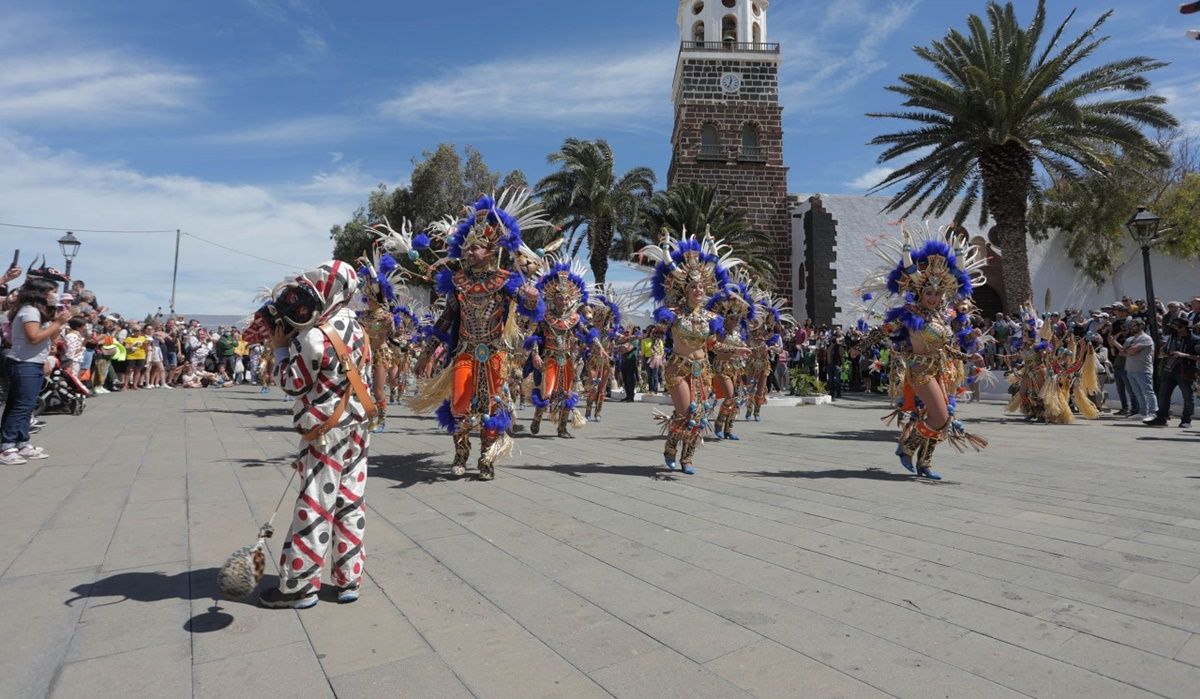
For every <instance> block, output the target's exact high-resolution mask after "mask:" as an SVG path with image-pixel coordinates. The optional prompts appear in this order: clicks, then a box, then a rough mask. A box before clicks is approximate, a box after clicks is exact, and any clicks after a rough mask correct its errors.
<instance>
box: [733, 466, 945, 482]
mask: <svg viewBox="0 0 1200 699" xmlns="http://www.w3.org/2000/svg"><path fill="white" fill-rule="evenodd" d="M733 473H734V475H742V476H750V477H752V478H812V479H820V478H863V479H866V480H873V481H922V482H930V483H932V482H933V481H927V480H926V479H924V478H917V477H916V476H913V475H909V474H907V473H895V472H893V471H884V470H883V469H881V468H874V467H871V468H865V469H861V470H852V469H848V468H834V469H828V470H825V471H734V472H733ZM941 483H945V484H951V483H952V481H941Z"/></svg>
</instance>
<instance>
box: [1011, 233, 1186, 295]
mask: <svg viewBox="0 0 1200 699" xmlns="http://www.w3.org/2000/svg"><path fill="white" fill-rule="evenodd" d="M1150 266H1151V269H1152V271H1153V274H1154V293H1155V294H1156V295H1157V296H1158V297H1159V298H1161V299H1162V300H1163V301H1164V302H1166V301H1171V300H1178V301H1188V300H1190V299H1191V298H1193V297H1194V296H1197V295H1200V263H1197V262H1196V261H1194V260H1182V259H1179V258H1177V257H1168V256H1166V255H1161V254H1157V253H1155V252H1154V251H1153V250H1151V252H1150ZM1029 268H1030V272H1031V276H1032V281H1033V296H1034V303H1035V304H1036V305H1037V306H1038V307H1039V310H1045V309H1042V308H1040V307H1041V305H1042V304H1043V299H1044V298H1045V293H1046V289H1049V290H1050V296H1051V304H1052V305H1053V306H1054V308H1053V309H1051V310H1055V309H1062V308H1067V307H1071V308H1081V309H1083V310H1088V309H1094V308H1099V307H1101V306H1103V305H1105V304H1108V303H1112V302H1113V301H1116V300H1120V299H1121V297H1123V296H1129V297H1130V298H1134V299H1140V298H1145V297H1146V278H1145V275H1144V273H1143V271H1142V251H1141V248H1136V247H1134V246H1133V245H1132V244H1131V245H1127V246H1126V247H1125V250H1124V251H1123V253H1122V261H1121V263H1120V264H1119V265H1118V267H1117V270H1116V272H1115V273H1114V274H1113V275H1112V278H1111V279H1110V280H1109V281H1108V282H1107V283H1105V284H1104V285H1102V286H1100V287H1097V286H1096V285H1095V284H1094V283H1092V282H1091V281H1090V280H1089V279H1087V277H1085V276H1084V275H1083V273H1082V272H1080V271H1079V270H1077V269H1075V267H1074V265H1073V264H1072V263H1071V258H1070V257H1068V256H1067V252H1066V249H1065V246H1064V244H1063V240H1062V238H1060V237H1058V236H1055V237H1053V238H1051V239H1050V240H1049V241H1047V242H1045V243H1040V244H1037V245H1031V246H1030V249H1029Z"/></svg>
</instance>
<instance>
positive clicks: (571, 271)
mask: <svg viewBox="0 0 1200 699" xmlns="http://www.w3.org/2000/svg"><path fill="white" fill-rule="evenodd" d="M584 273H585V268H584V267H583V266H582V265H580V264H576V263H572V262H550V263H549V265H548V267H547V269H546V270H545V271H544V272H543V273H542V275H541V276H540V277H538V280H537V283H536V284H534V286H536V287H537V290H538V291H540V292H542V295H543V296H544V297H546V298H547V300H550V299H551V298H553V297H555V296H562V297H563V298H564V300H565V305H566V306H568V307H569V308H572V309H574V308H578V307H579V306H580V305H581V304H586V303H587V302H588V298H589V295H588V284H587V282H585V281H584V280H583V275H584Z"/></svg>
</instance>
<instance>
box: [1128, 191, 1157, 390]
mask: <svg viewBox="0 0 1200 699" xmlns="http://www.w3.org/2000/svg"><path fill="white" fill-rule="evenodd" d="M1161 223H1162V219H1161V218H1159V217H1158V216H1156V215H1154V213H1152V212H1150V211H1147V210H1146V207H1144V206H1139V207H1138V210H1137V213H1136V214H1134V215H1133V216H1132V217H1131V218H1130V219H1129V221H1128V222H1126V223H1125V230H1127V231H1129V235H1130V237H1132V238H1133V239H1134V240H1135V241H1137V244H1138V245H1140V246H1142V269H1143V270H1144V271H1145V273H1146V304H1147V306H1149V308H1148V309H1147V310H1148V313H1147V314H1146V316H1147V317H1146V320H1147V321H1148V322H1149V324H1150V339H1151V340H1152V341H1153V342H1154V350H1153V354H1151V355H1150V356H1151V357H1157V356H1158V340H1159V338H1158V302H1157V301H1156V300H1155V296H1154V276H1153V275H1152V274H1151V273H1150V246H1151V245H1152V244H1153V243H1154V241H1155V240H1157V239H1158V227H1159V225H1160V224H1161ZM1153 367H1154V385H1153V388H1154V391H1155V392H1157V391H1158V362H1154V363H1153Z"/></svg>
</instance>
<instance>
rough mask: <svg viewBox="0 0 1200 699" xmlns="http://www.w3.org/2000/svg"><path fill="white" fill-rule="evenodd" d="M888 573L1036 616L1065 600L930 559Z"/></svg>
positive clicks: (890, 569)
mask: <svg viewBox="0 0 1200 699" xmlns="http://www.w3.org/2000/svg"><path fill="white" fill-rule="evenodd" d="M888 572H889V573H893V574H895V575H897V576H899V577H902V578H904V579H906V580H911V581H913V582H915V583H918V584H920V585H923V586H926V587H929V588H931V589H932V590H948V591H951V592H957V593H958V594H961V595H965V596H967V597H971V598H972V599H977V600H980V601H982V602H987V603H988V604H993V605H996V606H997V607H1003V608H1004V609H1011V610H1013V611H1015V612H1020V613H1022V614H1028V615H1030V616H1037V615H1038V614H1040V613H1042V612H1044V611H1046V610H1047V609H1050V608H1052V607H1053V606H1054V605H1055V604H1058V603H1061V602H1064V600H1063V599H1062V598H1061V597H1058V596H1057V595H1052V594H1047V593H1045V592H1041V591H1038V590H1034V589H1032V588H1029V587H1024V586H1021V585H1015V584H1011V583H1008V582H1005V581H1003V580H995V579H993V578H988V577H985V576H982V575H978V574H976V573H969V572H967V571H964V570H959V569H957V568H949V567H946V566H942V565H938V564H936V563H930V562H928V561H920V562H918V563H915V564H912V565H907V566H899V567H895V568H889V569H888ZM931 594H932V593H931Z"/></svg>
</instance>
